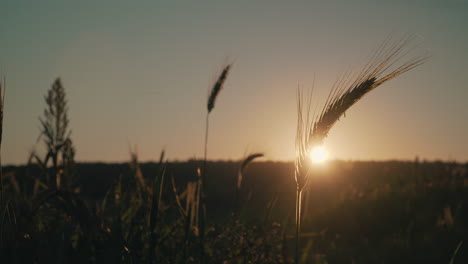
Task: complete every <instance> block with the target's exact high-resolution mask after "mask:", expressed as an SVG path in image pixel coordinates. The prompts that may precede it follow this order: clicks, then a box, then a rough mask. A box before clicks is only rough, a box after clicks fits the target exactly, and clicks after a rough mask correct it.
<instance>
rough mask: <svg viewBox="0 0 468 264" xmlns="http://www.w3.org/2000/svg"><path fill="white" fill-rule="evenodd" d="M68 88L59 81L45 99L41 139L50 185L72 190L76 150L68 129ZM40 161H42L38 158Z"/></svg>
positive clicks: (57, 80)
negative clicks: (44, 150) (66, 91)
mask: <svg viewBox="0 0 468 264" xmlns="http://www.w3.org/2000/svg"><path fill="white" fill-rule="evenodd" d="M65 96H66V95H65V89H64V88H63V85H62V82H61V80H60V78H57V79H56V80H55V81H54V83H53V84H52V87H51V88H50V89H49V90H48V92H47V95H46V96H45V98H44V99H45V102H46V105H47V106H46V108H45V109H44V116H43V117H42V118H39V121H40V123H41V134H40V138H41V137H42V138H43V141H44V145H45V147H46V151H47V154H46V156H45V158H44V160H43V161H41V162H40V163H42V165H43V166H44V167H45V168H47V167H48V166H49V161H50V162H51V163H52V164H51V165H52V166H51V168H50V170H47V173H46V181H47V184H48V185H49V186H55V187H57V188H63V187H65V188H69V187H70V186H71V183H72V177H73V167H74V156H75V149H74V147H73V143H72V140H71V138H70V135H71V131H70V130H69V129H68V124H69V119H68V106H67V100H66V98H65ZM36 159H37V160H38V161H40V159H39V158H38V157H37V156H36Z"/></svg>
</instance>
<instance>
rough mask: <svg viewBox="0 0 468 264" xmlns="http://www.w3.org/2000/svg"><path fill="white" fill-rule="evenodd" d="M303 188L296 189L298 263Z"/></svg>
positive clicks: (298, 258)
mask: <svg viewBox="0 0 468 264" xmlns="http://www.w3.org/2000/svg"><path fill="white" fill-rule="evenodd" d="M301 202H302V190H301V189H299V188H297V191H296V262H295V263H296V264H299V262H300V243H299V242H300V241H299V234H300V232H301V207H302V204H301Z"/></svg>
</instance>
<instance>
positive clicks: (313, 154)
mask: <svg viewBox="0 0 468 264" xmlns="http://www.w3.org/2000/svg"><path fill="white" fill-rule="evenodd" d="M327 158H328V152H327V150H326V149H325V148H324V147H322V146H316V147H313V148H312V150H311V151H310V160H311V161H312V163H323V162H325V161H326V160H327Z"/></svg>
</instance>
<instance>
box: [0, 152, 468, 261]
mask: <svg viewBox="0 0 468 264" xmlns="http://www.w3.org/2000/svg"><path fill="white" fill-rule="evenodd" d="M202 163H203V161H195V160H193V161H187V162H172V163H167V165H166V168H165V172H164V182H163V183H162V186H163V187H162V189H161V190H162V193H161V201H160V204H159V210H158V211H159V214H158V216H157V221H156V223H155V227H154V228H155V229H154V230H155V232H154V236H155V242H154V245H155V251H154V259H153V261H154V262H155V263H192V262H193V263H197V262H198V260H199V252H198V238H199V237H198V233H197V232H198V230H197V225H196V224H194V223H193V222H192V223H190V222H191V220H190V219H187V216H189V217H190V214H189V212H190V209H187V208H188V207H187V202H188V200H189V199H188V197H189V196H190V194H189V193H188V191H187V190H188V186H189V185H190V184H191V183H193V182H195V181H197V180H198V175H197V173H196V170H197V168H198V167H200V166H201V164H202ZM135 165H136V164H135V163H133V164H132V163H129V164H77V165H76V180H75V183H74V184H73V186H72V188H71V189H70V190H60V191H57V190H55V191H53V190H41V187H37V186H34V185H35V180H34V179H35V178H36V177H39V178H40V175H41V169H40V168H39V167H38V166H37V165H34V164H31V165H29V166H21V167H6V168H4V190H5V193H6V195H7V196H8V197H9V202H10V207H9V211H8V214H7V215H5V216H4V223H3V229H2V238H3V243H4V244H3V246H2V256H3V258H2V259H6V260H8V261H7V262H6V263H34V262H37V263H88V262H92V263H116V262H123V263H142V262H146V261H148V258H149V255H148V254H149V252H150V250H149V248H148V246H149V244H148V243H149V242H148V241H149V239H150V236H151V234H152V233H151V232H150V229H149V215H150V212H151V210H152V208H151V204H152V203H151V199H150V198H149V197H147V196H148V195H149V194H150V193H149V192H147V191H145V190H143V189H142V186H139V185H138V184H139V183H138V182H139V181H138V180H137V177H139V176H137V175H136V174H138V173H141V175H142V176H143V179H144V182H147V183H150V182H151V181H152V180H154V178H155V176H157V175H161V172H160V169H161V164H159V163H145V164H138V165H137V167H138V168H139V169H137V170H135ZM240 165H241V164H240V162H208V164H207V166H208V168H209V170H208V174H207V178H208V179H210V181H208V183H209V184H208V185H207V195H206V198H207V199H206V201H207V205H206V208H207V210H206V213H207V216H206V219H207V232H206V238H205V240H206V241H205V249H206V252H207V259H208V262H209V263H291V262H292V261H293V248H294V193H295V183H294V181H292V178H293V175H291V172H293V171H294V170H293V168H294V164H293V163H285V162H254V163H252V164H250V165H249V167H247V169H246V171H245V174H244V183H243V185H242V189H241V190H240V195H236V181H237V170H238V168H239V166H240ZM138 170H139V171H140V172H137V171H138ZM172 179H173V180H174V181H172ZM174 186H175V187H176V190H174ZM304 197H305V199H304V208H303V225H302V233H301V245H303V246H302V250H301V251H302V254H301V255H302V258H303V260H304V261H303V263H423V262H424V263H427V262H432V263H450V261H451V259H452V257H453V256H455V257H454V263H465V262H466V261H467V260H468V254H467V250H466V249H465V247H466V245H465V244H463V241H466V238H467V236H468V213H467V212H468V208H467V206H468V205H467V204H466V201H467V199H468V164H458V163H443V162H420V161H413V162H402V161H388V162H343V161H335V162H330V163H329V164H327V165H326V166H325V167H324V168H322V169H321V170H320V171H317V172H316V176H315V177H314V178H313V179H311V184H310V188H309V189H307V190H306V192H305V194H304ZM179 203H180V204H179ZM188 203H190V202H188ZM179 205H180V206H179ZM153 210H154V209H153ZM195 220H196V219H195ZM192 221H193V219H192ZM459 245H460V249H459V251H458V253H457V254H456V255H455V254H454V252H455V250H456V248H457V246H459Z"/></svg>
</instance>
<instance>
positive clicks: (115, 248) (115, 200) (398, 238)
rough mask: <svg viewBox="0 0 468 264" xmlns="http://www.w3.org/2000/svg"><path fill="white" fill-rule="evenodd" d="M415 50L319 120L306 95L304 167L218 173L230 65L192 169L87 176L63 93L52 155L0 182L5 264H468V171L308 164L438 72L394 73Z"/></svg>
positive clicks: (129, 168)
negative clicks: (362, 105) (217, 138)
mask: <svg viewBox="0 0 468 264" xmlns="http://www.w3.org/2000/svg"><path fill="white" fill-rule="evenodd" d="M407 41H409V39H403V40H402V41H397V42H395V43H390V42H389V40H387V41H386V42H384V44H383V46H381V47H380V49H378V50H377V51H376V53H375V54H374V56H373V57H372V59H371V62H370V63H369V64H368V65H367V66H366V67H365V68H364V69H363V71H362V72H361V73H360V74H358V75H357V76H355V77H354V79H353V78H349V77H350V76H348V75H345V76H344V77H343V78H342V79H340V80H339V81H338V82H337V84H336V85H335V87H334V88H333V89H332V92H331V93H330V96H329V98H328V100H327V101H326V103H325V105H324V108H323V110H322V111H321V112H320V113H318V115H313V114H311V113H310V109H311V107H310V105H311V104H310V100H309V99H310V97H308V96H307V97H305V99H307V100H309V101H307V102H305V103H304V96H303V93H301V92H299V94H298V102H299V103H298V130H297V131H298V133H297V150H298V151H297V157H296V161H295V162H272V161H263V160H261V158H262V157H263V155H264V154H263V153H253V154H251V155H248V156H246V157H245V158H244V159H243V160H239V161H218V162H213V161H209V160H208V159H207V153H208V128H209V127H208V121H209V114H210V113H211V112H212V111H213V110H214V106H215V102H216V98H217V96H218V95H219V93H220V91H221V89H222V87H223V84H224V83H225V81H226V79H227V77H228V74H229V72H230V70H231V66H232V65H231V64H228V65H226V66H225V67H224V68H223V70H222V72H221V73H220V75H219V78H218V79H217V80H216V82H215V84H214V85H213V87H212V89H211V92H210V94H209V96H208V98H207V115H206V134H205V149H204V159H203V160H188V161H185V162H176V161H171V162H170V161H168V160H167V159H166V158H165V153H164V151H161V154H160V158H159V160H158V161H157V162H149V163H140V162H139V156H138V153H137V151H136V150H132V149H131V150H130V153H129V162H128V163H123V164H104V163H76V162H75V148H76V147H75V146H74V145H73V143H72V136H71V129H70V127H69V123H70V122H69V119H68V116H67V111H68V105H67V100H66V96H65V89H64V86H63V84H62V82H61V80H60V79H57V80H55V81H54V83H53V84H52V87H51V89H50V90H49V91H48V93H47V95H46V96H45V105H46V107H45V111H44V113H43V116H42V117H40V119H39V122H40V125H41V133H40V137H41V138H40V139H41V142H42V143H43V144H44V146H45V149H46V153H42V154H41V153H39V152H36V151H33V152H32V153H31V155H30V157H29V159H28V160H27V162H26V164H25V165H23V166H6V167H3V168H2V170H0V181H1V184H0V187H1V189H0V191H1V192H0V221H1V222H0V254H1V256H0V260H2V263H3V262H4V263H299V262H302V263H428V262H431V263H466V261H468V250H466V245H465V244H464V241H466V240H467V237H468V204H467V203H466V201H468V163H465V164H462V163H456V162H440V161H433V162H428V161H420V160H419V159H418V158H416V159H415V160H414V161H386V162H372V161H368V162H357V161H356V162H352V161H330V162H329V163H328V164H326V165H323V166H316V167H312V166H310V165H309V163H308V155H309V151H310V147H311V146H313V145H315V144H317V143H321V142H322V141H323V140H324V139H325V137H326V135H327V134H328V131H329V130H330V129H331V127H332V126H333V124H334V123H336V122H337V121H338V120H339V118H340V117H341V116H342V115H343V114H344V112H345V111H346V110H347V109H349V107H351V106H352V105H353V104H354V103H356V102H357V101H358V100H359V99H361V98H362V97H363V96H364V95H365V94H366V93H368V92H369V91H371V90H372V89H374V88H376V87H378V86H379V85H381V84H382V83H384V82H386V81H388V80H390V79H392V78H394V77H396V76H398V75H400V74H402V73H404V72H406V71H408V70H410V69H412V68H414V67H416V66H418V65H420V64H421V63H423V62H424V61H425V60H426V59H427V58H426V57H416V58H414V59H410V60H409V61H408V62H406V63H403V64H401V65H400V66H399V65H396V67H395V68H393V69H391V67H392V66H393V65H394V64H395V63H397V62H398V61H399V59H401V58H402V56H403V55H406V52H407V50H406V49H404V48H405V47H406V46H405V45H407ZM4 84H5V82H4V81H3V82H1V85H2V86H4ZM2 91H3V90H2V89H1V88H0V102H1V105H0V113H1V115H0V136H1V131H2V129H3V127H2V123H1V121H2V118H3V96H2V93H1V92H2ZM314 118H315V119H314ZM0 143H1V137H0ZM257 159H258V160H257ZM294 179H295V180H296V181H295V180H294ZM299 227H300V228H299Z"/></svg>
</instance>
